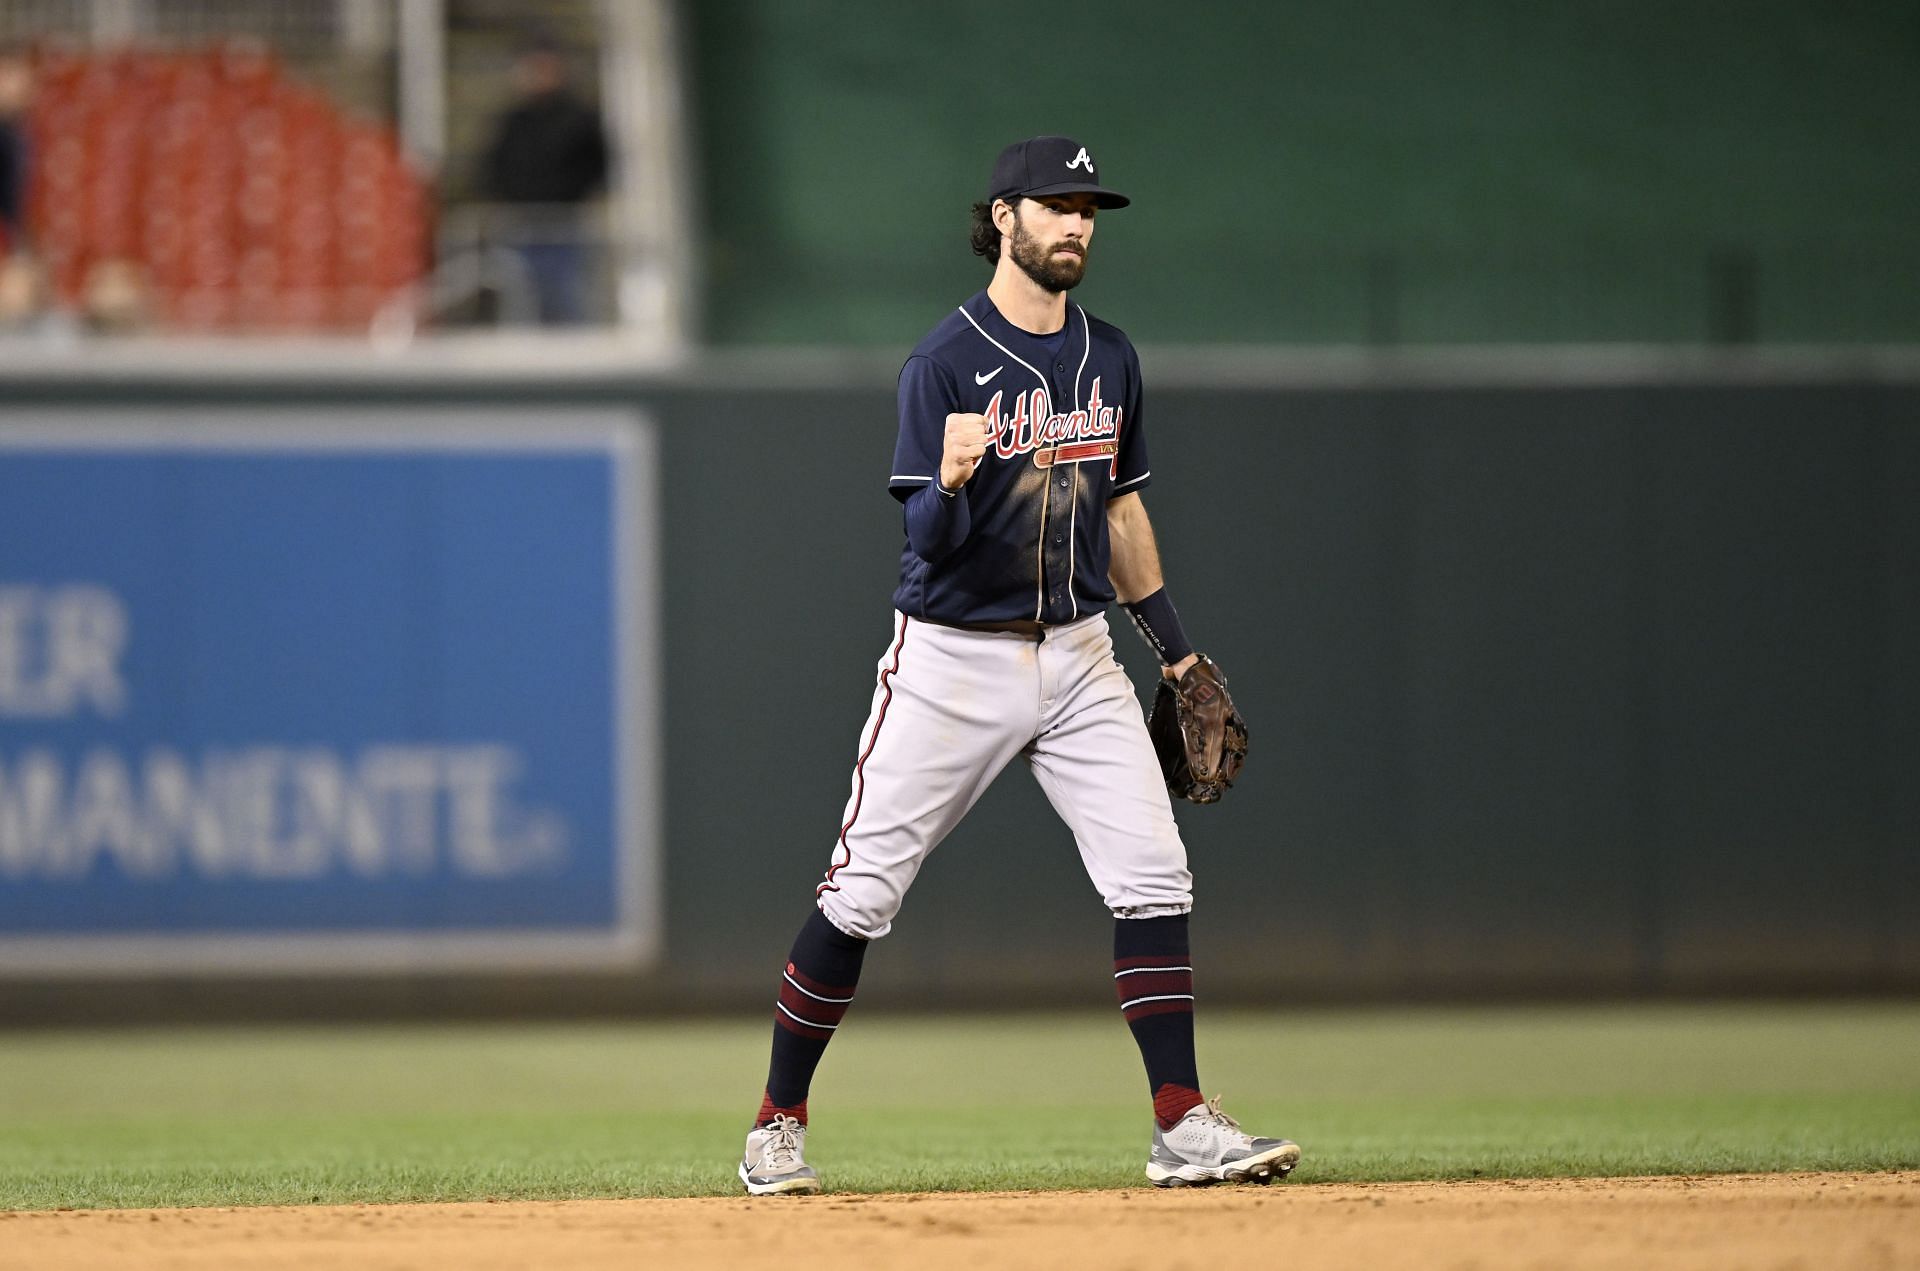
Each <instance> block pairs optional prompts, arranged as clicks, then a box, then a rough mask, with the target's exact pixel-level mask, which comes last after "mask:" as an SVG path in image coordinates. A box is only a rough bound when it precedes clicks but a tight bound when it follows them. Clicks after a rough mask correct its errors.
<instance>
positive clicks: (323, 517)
mask: <svg viewBox="0 0 1920 1271" xmlns="http://www.w3.org/2000/svg"><path fill="white" fill-rule="evenodd" d="M653 455H654V447H653V434H652V431H651V425H650V424H648V423H647V422H646V421H645V420H643V419H641V418H639V417H637V416H635V415H634V414H632V413H631V412H624V411H608V410H591V409H581V408H576V407H556V408H550V409H541V408H539V407H528V408H526V409H521V410H515V411H513V412H511V413H506V412H492V411H485V410H481V411H474V410H459V411H453V410H445V409H429V408H421V409H409V408H405V407H393V408H379V409H377V410H374V411H364V410H356V411H355V412H353V415H352V417H351V418H346V417H343V414H342V412H341V411H338V410H324V409H316V410H269V411H264V412H263V411H259V410H248V411H245V412H244V413H242V412H237V411H236V412H224V411H221V410H217V409H215V410H206V411H191V412H169V413H166V414H153V413H140V412H131V411H130V412H126V413H125V414H124V415H116V414H114V413H112V412H107V413H104V414H103V413H102V412H100V411H88V412H85V413H84V414H82V413H79V412H71V413H70V412H54V411H45V412H8V414H7V416H6V417H5V418H4V419H0V973H4V972H12V973H33V974H39V973H46V972H50V971H51V972H60V971H83V972H88V973H113V972H117V971H128V972H150V971H156V970H164V971H182V970H194V969H208V970H233V971H270V970H289V971H315V970H319V971H325V970H354V971H360V970H373V971H379V970H409V969H424V968H435V967H439V968H448V967H460V968H503V969H504V968H531V967H584V966H638V965H641V964H644V963H645V962H646V961H648V960H650V959H651V958H652V957H653V956H654V955H655V954H656V953H657V946H658V943H659V857H660V852H659V842H658V817H657V815H656V809H657V803H658V800H657V777H656V774H655V770H656V768H657V762H656V760H657V741H656V737H657V729H656V713H657V700H656V699H657V694H656V693H655V691H654V680H653V675H654V669H653V668H654V662H655V657H654V648H655V643H656V635H655V624H654V608H653V607H654V596H655V591H656V568H657V564H656V560H655V551H654V543H655V539H656V534H655V526H654V512H653V509H654V507H655V504H656V499H655V473H654V464H653Z"/></svg>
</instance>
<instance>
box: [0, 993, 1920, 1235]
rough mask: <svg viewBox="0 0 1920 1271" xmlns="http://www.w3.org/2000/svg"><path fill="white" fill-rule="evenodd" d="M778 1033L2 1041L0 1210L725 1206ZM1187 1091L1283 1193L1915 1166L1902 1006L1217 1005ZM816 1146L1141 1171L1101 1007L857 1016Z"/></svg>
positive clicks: (820, 1103)
mask: <svg viewBox="0 0 1920 1271" xmlns="http://www.w3.org/2000/svg"><path fill="white" fill-rule="evenodd" d="M770 1027H771V1026H770V1024H768V1023H767V1022H766V1021H763V1020H758V1019H756V1020H751V1021H740V1022H737V1023H736V1022H699V1023H644V1024H605V1025H556V1026H535V1025H527V1026H511V1025H497V1026H445V1027H429V1026H416V1027H352V1028H323V1027H311V1028H309V1027H275V1028H208V1029H168V1030H145V1029H143V1030H134V1031H65V1032H54V1033H42V1032H30V1033H18V1034H0V1207H4V1208H12V1209H22V1208H25V1209H40V1208H54V1207H57V1206H62V1205H72V1206H81V1207H85V1206H150V1205H151V1206H165V1205H212V1204H243V1205H250V1204H285V1203H296V1204H297V1203H314V1202H333V1203H338V1202H354V1201H395V1200H461V1199H477V1198H486V1197H495V1198H540V1197H544V1198H558V1197H574V1196H689V1195H713V1194H728V1193H731V1192H732V1191H733V1190H734V1187H735V1183H734V1180H733V1174H732V1169H733V1163H734V1161H735V1160H736V1159H737V1158H738V1154H739V1150H740V1140H741V1136H742V1135H743V1133H744V1132H745V1129H746V1123H747V1120H748V1118H749V1117H750V1116H751V1114H752V1112H753V1110H754V1108H755V1107H756V1106H757V1104H758V1098H759V1090H760V1082H761V1078H762V1076H763V1075H764V1063H765V1052H766V1039H767V1035H768V1032H769V1030H770ZM1200 1037H1201V1043H1200V1054H1201V1076H1202V1078H1203V1080H1204V1082H1205V1084H1206V1088H1207V1090H1208V1092H1209V1093H1212V1092H1215V1091H1224V1092H1225V1094H1226V1104H1225V1107H1226V1108H1227V1110H1228V1111H1231V1112H1234V1113H1235V1114H1237V1115H1238V1116H1239V1117H1240V1118H1241V1120H1242V1121H1243V1122H1244V1123H1245V1124H1246V1125H1247V1126H1248V1127H1249V1128H1250V1129H1253V1130H1255V1131H1257V1132H1259V1133H1264V1134H1283V1135H1286V1136H1287V1137H1290V1138H1293V1139H1297V1140H1298V1141H1299V1142H1300V1143H1301V1144H1302V1145H1303V1147H1304V1149H1305V1156H1304V1158H1303V1160H1302V1163H1301V1166H1300V1168H1299V1170H1298V1171H1297V1173H1296V1175H1295V1179H1296V1183H1315V1182H1330V1181H1356V1180H1383V1179H1419V1178H1428V1179H1432V1178H1467V1177H1475V1176H1487V1177H1499V1176H1505V1177H1538V1176H1548V1175H1605V1174H1652V1173H1705V1172H1715V1171H1747V1170H1753V1171H1769V1170H1797V1169H1867V1170H1871V1169H1892V1168H1914V1167H1920V1007H1916V1006H1910V1005H1899V1004H1869V1005H1818V1006H1801V1005H1795V1006H1775V1007H1769V1006H1755V1005H1739V1006H1713V1007H1679V1006H1662V1007H1632V1008H1627V1007H1620V1008H1582V1009H1532V1008H1527V1009H1521V1008H1515V1009H1474V1010H1454V1009H1439V1008H1432V1009H1427V1008H1422V1009H1408V1010H1365V1011H1315V1012H1287V1013H1278V1012H1275V1013H1251V1012H1225V1011H1209V1012H1205V1013H1204V1014H1203V1016H1202V1019H1201V1033H1200ZM812 1112H813V1131H812V1136H811V1139H810V1142H809V1149H808V1155H809V1159H810V1160H812V1161H813V1162H814V1163H815V1164H817V1165H818V1166H819V1167H820V1168H821V1170H822V1172H823V1174H824V1175H825V1176H826V1180H827V1182H828V1185H829V1186H830V1187H832V1188H835V1189H840V1190H849V1191H903V1190H928V1189H1000V1188H1057V1187H1124V1186H1136V1185H1139V1184H1140V1182H1141V1176H1140V1167H1141V1165H1142V1163H1143V1162H1144V1160H1145V1156H1146V1148H1147V1136H1148V1126H1147V1105H1146V1089H1145V1082H1144V1080H1143V1078H1142V1077H1141V1075H1140V1071H1139V1066H1138V1060H1137V1058H1136V1056H1135V1054H1134V1051H1133V1047H1132V1043H1131V1042H1130V1041H1129V1039H1128V1037H1127V1034H1126V1031H1125V1027H1124V1026H1123V1025H1122V1023H1121V1022H1120V1020H1119V1019H1118V1018H1117V1016H1110V1015H1108V1014H1105V1013H1101V1014H1092V1015H1073V1016H1044V1015H1030V1016H1013V1017H993V1018H967V1017H938V1018H903V1017H900V1016H897V1015H896V1016H888V1015H886V1014H884V1013H882V1012H877V1011H871V1010H870V1011H868V1012H865V1013H864V1014H863V1013H862V1012H861V1011H860V1010H859V1008H857V1007H856V1008H855V1011H854V1013H853V1015H852V1016H851V1017H850V1023H849V1026H848V1028H847V1029H846V1030H845V1033H844V1035H843V1036H842V1037H841V1038H840V1039H839V1040H838V1041H837V1042H836V1043H835V1044H834V1047H833V1049H832V1051H831V1052H830V1053H829V1055H828V1056H827V1060H826V1063H825V1065H824V1066H823V1068H822V1072H821V1076H820V1079H819V1080H818V1081H817V1082H816V1083H815V1087H814V1092H813V1098H812Z"/></svg>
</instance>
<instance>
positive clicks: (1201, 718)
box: [1147, 653, 1247, 803]
mask: <svg viewBox="0 0 1920 1271" xmlns="http://www.w3.org/2000/svg"><path fill="white" fill-rule="evenodd" d="M1147 736H1148V737H1150V738H1152V740H1153V748H1154V751H1155V752H1156V753H1158V755H1159V756H1160V771H1161V773H1162V774H1163V775H1165V777H1166V779H1167V792H1168V793H1169V794H1172V795H1174V796H1175V797H1176V798H1181V799H1186V800H1187V801H1189V802H1191V803H1217V802H1219V800H1220V796H1221V795H1222V794H1223V793H1225V792H1226V790H1227V787H1229V786H1231V785H1232V784H1233V779H1234V778H1235V777H1237V776H1239V775H1240V765H1241V764H1243V763H1245V762H1246V758H1247V722H1246V721H1245V720H1244V719H1241V718H1240V712H1239V711H1237V710H1235V709H1234V708H1233V698H1231V697H1229V696H1228V695H1227V677H1226V676H1224V675H1222V674H1221V673H1220V668H1219V666H1218V665H1216V664H1215V663H1214V661H1213V659H1212V658H1210V657H1208V656H1206V655H1205V654H1204V653H1203V654H1201V655H1200V660H1199V661H1198V662H1195V663H1194V664H1193V665H1192V666H1190V667H1188V668H1187V673H1186V674H1185V675H1183V676H1181V677H1180V678H1179V680H1178V681H1174V680H1169V679H1167V678H1166V677H1165V676H1162V677H1161V679H1160V687H1159V688H1157V689H1155V690H1154V694H1153V709H1152V711H1151V712H1150V713H1149V714H1148V716H1147Z"/></svg>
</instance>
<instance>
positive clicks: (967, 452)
mask: <svg viewBox="0 0 1920 1271" xmlns="http://www.w3.org/2000/svg"><path fill="white" fill-rule="evenodd" d="M992 444H993V430H992V429H990V428H988V427H987V417H986V416H985V415H948V416H947V437H946V446H945V448H944V449H943V450H942V452H941V454H940V484H941V485H942V486H943V487H945V488H946V489H949V490H958V489H959V488H960V487H961V486H963V485H965V484H966V483H967V482H968V481H969V480H970V479H972V477H973V470H974V469H975V468H977V467H979V466H980V456H981V455H983V454H985V453H986V452H987V447H988V446H990V445H992Z"/></svg>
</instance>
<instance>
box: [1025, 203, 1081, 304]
mask: <svg viewBox="0 0 1920 1271" xmlns="http://www.w3.org/2000/svg"><path fill="white" fill-rule="evenodd" d="M1059 246H1060V244H1059V243H1042V242H1041V241H1040V240H1039V239H1037V238H1035V237H1034V236H1033V235H1031V234H1029V233H1027V226H1026V223H1025V222H1023V221H1022V220H1021V219H1020V218H1019V217H1018V216H1017V215H1016V216H1015V217H1014V218H1013V237H1012V238H1009V239H1008V240H1007V247H1008V249H1009V250H1010V251H1012V252H1013V263H1014V264H1016V265H1018V266H1020V272H1022V273H1024V274H1025V275H1026V276H1027V277H1029V278H1031V279H1033V281H1034V282H1035V283H1036V284H1037V285H1038V286H1040V287H1041V288H1042V289H1044V290H1046V291H1050V292H1053V293H1054V294H1055V295H1058V294H1059V293H1061V292H1063V291H1072V290H1073V288H1074V287H1075V286H1076V285H1078V284H1079V282H1080V278H1081V276H1082V275H1084V274H1085V273H1086V272H1087V245H1086V244H1085V243H1075V244H1074V246H1075V247H1077V248H1079V249H1080V254H1079V255H1078V256H1059V257H1056V256H1055V255H1054V254H1053V253H1054V250H1055V249H1056V248H1058V247H1059Z"/></svg>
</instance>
